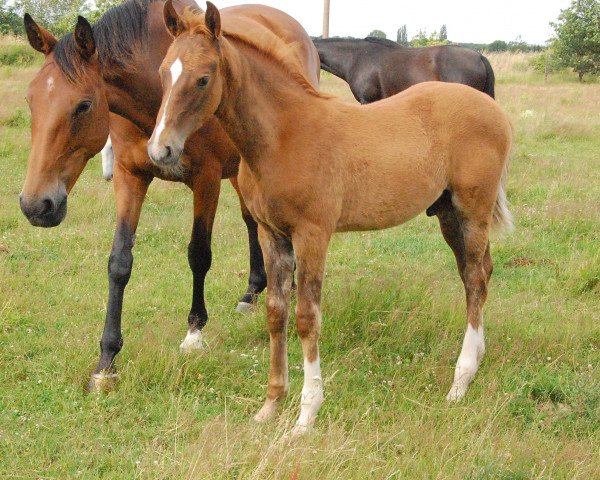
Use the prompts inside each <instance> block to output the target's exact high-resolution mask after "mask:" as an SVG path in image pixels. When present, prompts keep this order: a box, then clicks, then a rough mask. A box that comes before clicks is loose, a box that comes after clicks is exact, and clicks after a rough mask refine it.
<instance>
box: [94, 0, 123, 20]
mask: <svg viewBox="0 0 600 480" xmlns="http://www.w3.org/2000/svg"><path fill="white" fill-rule="evenodd" d="M94 3H95V4H96V8H94V9H93V10H92V11H91V13H90V18H89V19H88V20H90V22H95V21H96V20H98V19H99V18H100V17H101V16H102V15H104V14H105V13H106V11H107V10H108V9H110V8H112V7H115V6H117V5H120V4H121V3H123V0H96V1H95V2H94Z"/></svg>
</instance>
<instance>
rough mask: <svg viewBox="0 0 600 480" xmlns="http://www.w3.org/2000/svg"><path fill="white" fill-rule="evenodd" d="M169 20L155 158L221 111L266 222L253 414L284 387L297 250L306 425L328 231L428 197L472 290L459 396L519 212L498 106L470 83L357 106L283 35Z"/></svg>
mask: <svg viewBox="0 0 600 480" xmlns="http://www.w3.org/2000/svg"><path fill="white" fill-rule="evenodd" d="M165 21H166V24H167V25H168V27H169V29H170V31H171V33H172V34H173V36H175V37H176V39H175V41H174V42H173V44H172V45H171V47H170V49H169V51H168V53H167V55H166V57H165V59H164V62H163V64H162V66H161V78H162V81H163V87H164V97H163V102H162V106H161V110H160V114H159V117H160V118H161V121H160V125H159V128H157V129H156V130H155V131H154V134H153V137H152V139H151V142H150V149H149V150H150V154H151V158H152V159H153V160H154V161H156V162H157V163H159V164H161V163H163V162H166V163H168V164H169V165H173V164H175V162H176V157H174V156H173V155H174V154H176V153H177V152H179V151H180V149H181V147H182V145H183V142H184V141H185V139H186V138H187V136H188V135H189V134H191V133H192V132H193V131H194V130H195V129H196V128H198V127H199V126H200V125H202V124H203V123H204V122H205V121H206V120H207V119H209V118H211V116H212V115H213V114H215V115H216V116H217V118H219V120H220V122H221V124H222V125H223V128H224V129H225V131H226V132H227V133H228V135H229V136H230V138H231V139H232V140H233V142H234V143H235V144H236V146H237V147H238V149H239V151H240V152H241V154H242V163H241V166H240V175H239V177H238V180H239V182H240V188H241V191H242V195H243V197H244V200H245V201H246V204H247V205H248V208H249V209H250V211H251V212H252V215H253V216H254V217H255V218H256V219H257V220H258V222H259V239H260V241H261V245H262V247H263V253H264V255H265V264H266V267H267V279H268V286H267V322H268V326H269V330H270V337H271V370H270V377H269V386H268V390H267V400H266V402H265V404H264V406H263V407H262V409H261V410H260V411H259V413H258V414H257V415H256V417H255V418H256V419H257V420H258V421H262V420H265V419H268V418H270V417H272V416H273V415H274V414H275V412H276V410H277V405H278V403H280V401H281V399H282V398H283V397H284V396H285V395H286V393H287V391H288V368H287V339H286V332H287V322H288V316H289V308H290V279H291V271H292V267H293V262H294V253H295V256H296V262H297V268H298V291H297V296H298V303H297V307H296V319H297V327H298V334H299V337H300V340H301V343H302V348H303V352H304V387H303V389H302V402H301V411H300V417H299V418H298V421H297V424H296V428H295V432H297V433H301V432H304V431H306V429H307V428H308V427H309V426H310V425H311V424H312V423H313V422H314V420H315V417H316V415H317V412H318V410H319V408H320V406H321V403H322V401H323V387H322V380H321V368H320V360H319V347H318V338H319V332H320V329H321V309H320V301H321V286H322V281H323V273H324V268H325V257H326V254H327V246H328V244H329V240H330V238H331V236H332V234H333V233H334V232H336V231H352V230H374V229H382V228H388V227H392V226H395V225H399V224H401V223H404V222H406V221H408V220H410V219H411V218H413V217H415V216H416V215H418V214H419V213H420V212H422V211H424V210H427V212H428V213H429V215H437V217H438V219H439V222H440V226H441V230H442V233H443V235H444V238H445V239H446V241H447V242H448V244H449V245H450V247H451V248H452V250H453V252H454V254H455V256H456V261H457V265H458V270H459V273H460V276H461V278H462V280H463V283H464V286H465V290H466V297H467V320H468V326H467V332H466V335H465V339H464V343H463V348H462V352H461V354H460V356H459V359H458V363H457V366H456V370H455V376H454V383H453V385H452V387H451V389H450V392H449V394H448V398H449V399H451V400H458V399H460V398H462V397H463V396H464V395H465V393H466V391H467V387H468V385H469V383H470V382H471V380H472V379H473V376H474V375H475V373H476V371H477V369H478V367H479V363H480V361H481V359H482V356H483V353H484V339H483V323H482V321H483V317H482V309H483V304H484V302H485V299H486V296H487V286H488V281H489V279H490V275H491V273H492V260H491V257H490V248H489V240H488V238H489V232H490V229H491V227H492V226H506V225H508V224H510V223H511V217H510V213H509V212H508V210H507V207H506V197H505V194H504V178H505V176H506V172H507V167H508V162H509V156H510V150H511V143H512V130H511V125H510V122H509V120H508V118H507V116H506V115H505V114H504V113H503V111H502V110H501V109H500V107H499V106H498V105H497V104H496V103H495V102H494V101H493V100H492V99H491V98H490V97H489V96H487V95H485V94H483V93H481V92H478V91H476V90H474V89H472V88H469V87H466V86H464V85H459V84H451V83H441V82H427V83H422V84H420V85H417V86H415V87H412V88H410V89H408V90H406V91H405V92H404V93H402V94H399V95H396V96H393V97H390V98H389V99H386V100H382V101H381V102H377V103H375V104H372V105H366V106H359V105H348V104H346V103H343V102H340V101H338V100H336V99H333V98H331V97H327V96H325V95H322V94H320V93H319V92H317V91H316V90H315V89H314V88H313V87H312V85H311V84H310V82H309V81H308V80H307V79H306V78H305V77H304V76H303V75H302V74H301V73H299V72H298V71H297V70H296V69H294V67H293V65H290V64H289V63H288V62H287V58H289V54H290V52H289V50H288V49H287V48H282V47H280V46H279V45H276V44H274V43H271V44H269V43H268V42H266V41H263V38H261V37H258V36H256V35H251V36H250V35H248V34H246V33H243V34H240V33H238V32H233V31H229V30H228V29H227V28H226V25H225V26H224V28H222V27H221V19H220V15H219V11H218V10H217V9H216V7H214V5H212V4H210V3H209V4H208V8H207V10H206V15H205V16H204V17H201V16H198V15H194V14H192V13H191V12H186V13H184V15H183V16H179V15H178V14H177V12H176V11H175V10H174V9H173V8H172V6H171V3H170V1H167V2H166V4H165ZM155 152H160V154H161V155H158V156H157V155H155ZM169 152H170V155H169V154H168V153H169Z"/></svg>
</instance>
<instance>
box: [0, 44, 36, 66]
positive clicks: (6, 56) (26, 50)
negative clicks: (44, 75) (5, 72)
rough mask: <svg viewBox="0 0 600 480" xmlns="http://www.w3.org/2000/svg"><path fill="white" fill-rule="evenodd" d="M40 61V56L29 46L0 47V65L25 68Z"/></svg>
mask: <svg viewBox="0 0 600 480" xmlns="http://www.w3.org/2000/svg"><path fill="white" fill-rule="evenodd" d="M40 61H41V55H40V54H39V53H37V52H36V51H34V50H33V49H32V48H31V47H30V46H29V45H25V44H23V45H0V65H4V66H16V67H26V66H29V65H34V64H36V63H38V62H40Z"/></svg>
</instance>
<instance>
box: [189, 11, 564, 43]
mask: <svg viewBox="0 0 600 480" xmlns="http://www.w3.org/2000/svg"><path fill="white" fill-rule="evenodd" d="M196 1H197V3H198V4H199V5H200V6H202V7H203V8H205V3H204V0H196ZM213 3H214V4H215V5H216V6H217V7H219V8H225V7H230V6H233V5H239V4H240V3H262V4H264V5H270V6H272V7H276V8H279V9H280V10H283V11H284V12H286V13H289V14H290V15H291V16H292V17H294V18H295V19H296V20H298V21H299V22H300V23H301V24H302V25H303V26H304V28H305V29H306V30H307V31H308V33H309V34H310V35H313V36H318V35H321V33H322V29H323V0H246V1H244V0H213ZM570 5H571V1H570V0H494V1H490V0H479V1H476V0H450V1H444V0H413V1H407V0H331V24H330V31H329V35H330V36H353V37H365V36H367V35H368V34H369V33H370V32H371V31H372V30H374V29H378V30H383V31H384V32H385V33H386V34H387V36H388V38H391V39H393V40H395V39H396V32H397V30H398V28H399V27H401V26H402V25H405V24H406V26H407V29H408V38H409V39H410V38H412V37H413V36H414V35H416V34H417V33H418V32H419V30H421V29H423V30H427V32H428V33H431V32H432V31H434V30H437V31H439V30H440V27H441V26H442V25H443V24H446V26H447V28H448V39H449V40H452V41H454V42H472V43H491V42H493V41H494V40H505V41H511V40H515V39H516V38H517V37H518V36H519V35H520V36H521V38H522V39H523V40H524V41H526V42H527V43H531V44H540V45H543V44H544V43H545V42H546V40H548V39H549V38H550V37H551V36H552V33H553V30H552V27H551V26H550V25H549V23H550V22H551V21H554V20H556V19H557V17H558V15H559V13H560V11H561V10H562V9H565V8H567V7H569V6H570Z"/></svg>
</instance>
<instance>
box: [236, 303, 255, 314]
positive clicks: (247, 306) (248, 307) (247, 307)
mask: <svg viewBox="0 0 600 480" xmlns="http://www.w3.org/2000/svg"><path fill="white" fill-rule="evenodd" d="M252 310H254V305H252V304H251V303H246V302H240V303H238V306H237V308H236V309H235V311H236V312H237V313H248V312H251V311H252Z"/></svg>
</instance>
